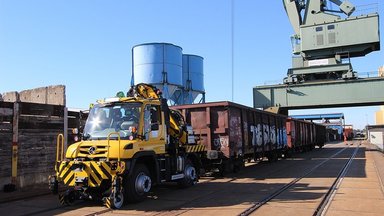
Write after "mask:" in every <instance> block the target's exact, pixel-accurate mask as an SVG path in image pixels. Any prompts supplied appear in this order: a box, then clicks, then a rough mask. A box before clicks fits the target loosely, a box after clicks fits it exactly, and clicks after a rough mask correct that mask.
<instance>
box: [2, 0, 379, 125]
mask: <svg viewBox="0 0 384 216" xmlns="http://www.w3.org/2000/svg"><path fill="white" fill-rule="evenodd" d="M352 2H353V3H354V4H355V5H356V6H358V5H366V4H369V3H377V2H378V0H352ZM372 7H373V8H377V9H378V12H379V13H380V14H384V13H383V10H384V9H383V6H382V5H379V7H377V5H373V6H368V7H364V8H363V9H366V8H368V9H369V10H370V8H372ZM357 9H358V10H359V7H358V8H357ZM380 19H381V20H380V22H381V29H382V25H383V23H384V22H383V20H382V17H380ZM234 30H235V31H234V46H235V49H234V74H235V79H234V102H237V103H241V104H244V105H248V106H252V104H253V102H252V101H253V96H252V88H253V87H254V86H257V85H262V84H264V83H267V84H272V83H278V82H281V81H282V79H283V77H285V75H286V71H287V68H289V67H291V44H290V35H291V34H293V30H292V28H291V25H290V23H289V21H288V19H287V16H286V14H285V11H284V8H283V5H282V2H281V0H277V1H256V0H236V1H235V23H234ZM0 32H1V34H0V92H2V93H3V92H7V91H21V90H24V89H29V88H35V87H41V86H47V85H56V84H64V85H66V88H67V89H66V93H67V105H68V107H73V108H87V107H88V104H89V103H91V102H95V101H96V100H97V99H100V98H104V97H109V96H113V95H115V93H116V92H117V91H120V90H124V91H126V90H127V89H128V88H129V85H130V77H131V68H132V64H131V48H132V47H133V46H134V45H137V44H141V43H148V42H168V43H173V44H176V45H179V46H181V47H182V48H183V53H187V54H196V55H200V56H203V57H204V72H205V89H206V92H207V93H206V99H207V101H221V100H231V99H232V90H231V83H232V81H231V1H229V0H227V1H224V0H209V1H207V0H161V1H159V0H135V1H134V0H125V1H123V0H114V1H100V0H65V1H64V0H24V1H22V0H0ZM352 63H353V64H354V69H355V70H356V71H358V72H367V71H375V70H377V68H378V67H379V66H380V65H383V64H384V58H383V51H379V52H375V53H371V54H370V55H368V56H367V57H366V58H364V59H356V60H352ZM378 109H379V108H378V107H368V108H367V107H364V108H348V109H347V108H343V109H331V110H314V111H313V110H312V111H300V113H311V112H312V113H328V112H344V113H345V115H346V123H352V124H354V125H356V126H355V127H358V128H362V127H363V126H364V125H365V124H366V123H367V122H368V123H370V124H373V123H374V112H375V111H376V110H378ZM294 114H298V112H297V111H296V112H294Z"/></svg>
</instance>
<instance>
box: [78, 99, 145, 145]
mask: <svg viewBox="0 0 384 216" xmlns="http://www.w3.org/2000/svg"><path fill="white" fill-rule="evenodd" d="M140 113H141V103H114V104H107V105H106V104H97V105H95V106H94V107H93V108H92V109H91V110H90V112H89V116H88V119H87V122H86V123H85V128H84V136H83V137H84V140H95V139H96V140H101V139H107V138H108V135H109V134H110V133H112V132H119V134H120V138H121V139H133V138H134V137H131V136H134V135H135V132H136V131H137V129H138V127H139V118H140ZM111 138H115V139H116V138H117V135H111Z"/></svg>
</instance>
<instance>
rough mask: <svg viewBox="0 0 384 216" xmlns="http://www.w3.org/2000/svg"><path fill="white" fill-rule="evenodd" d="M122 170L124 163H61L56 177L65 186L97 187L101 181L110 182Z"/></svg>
mask: <svg viewBox="0 0 384 216" xmlns="http://www.w3.org/2000/svg"><path fill="white" fill-rule="evenodd" d="M124 170H125V163H124V162H116V161H115V162H107V161H62V162H60V164H59V168H58V169H57V173H56V176H57V180H58V181H59V182H63V183H64V184H65V185H67V186H83V187H99V186H100V185H101V183H102V182H103V180H110V181H112V180H113V179H114V177H115V176H116V175H119V174H122V173H123V172H124Z"/></svg>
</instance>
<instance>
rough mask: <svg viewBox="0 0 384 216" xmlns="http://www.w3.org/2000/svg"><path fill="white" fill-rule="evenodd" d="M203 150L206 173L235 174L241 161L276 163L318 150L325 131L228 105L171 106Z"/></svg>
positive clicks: (236, 105) (320, 126)
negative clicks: (198, 140)
mask: <svg viewBox="0 0 384 216" xmlns="http://www.w3.org/2000/svg"><path fill="white" fill-rule="evenodd" d="M171 108H172V109H176V110H179V111H181V113H182V114H183V116H184V118H185V120H186V122H187V123H188V124H189V125H191V126H192V128H193V131H194V133H195V134H196V135H197V136H198V137H200V141H201V143H202V144H204V145H205V146H206V149H207V157H206V161H204V164H203V165H204V166H205V168H206V169H212V168H214V169H218V170H219V171H220V172H225V171H229V170H232V171H237V170H238V169H239V168H241V167H242V166H244V161H251V160H255V161H256V160H260V159H263V158H267V159H268V160H269V161H276V160H278V158H279V157H286V156H288V155H290V154H291V153H292V152H295V151H300V152H301V151H306V150H311V149H313V148H314V147H315V145H319V146H322V145H323V144H324V140H325V127H324V126H322V125H318V124H315V123H311V122H306V121H299V120H296V119H292V118H287V116H283V115H278V114H274V113H270V112H265V111H261V110H257V109H254V108H251V107H247V106H243V105H240V104H236V103H232V102H227V101H223V102H212V103H204V104H191V105H179V106H172V107H171Z"/></svg>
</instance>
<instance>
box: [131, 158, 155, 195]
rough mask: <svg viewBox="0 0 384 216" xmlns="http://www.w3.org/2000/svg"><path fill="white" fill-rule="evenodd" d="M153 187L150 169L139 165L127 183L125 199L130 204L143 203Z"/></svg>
mask: <svg viewBox="0 0 384 216" xmlns="http://www.w3.org/2000/svg"><path fill="white" fill-rule="evenodd" d="M151 187H152V180H151V177H150V174H149V171H148V168H147V167H146V166H145V165H144V164H137V165H136V167H135V168H134V170H133V173H132V175H131V176H129V177H128V179H127V181H126V182H125V189H126V190H125V197H126V199H127V200H128V201H129V202H140V201H143V200H144V199H145V197H146V194H147V193H148V192H149V191H150V190H151Z"/></svg>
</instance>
